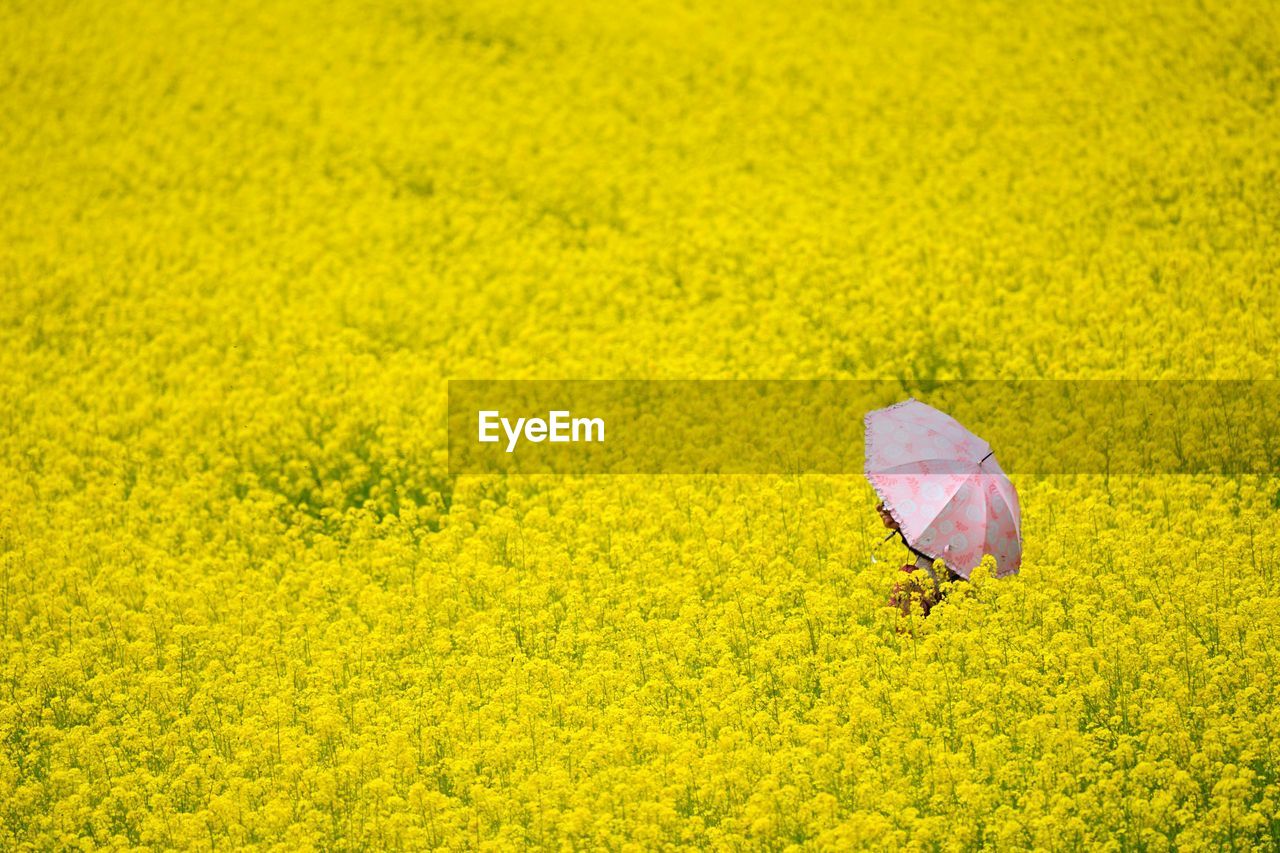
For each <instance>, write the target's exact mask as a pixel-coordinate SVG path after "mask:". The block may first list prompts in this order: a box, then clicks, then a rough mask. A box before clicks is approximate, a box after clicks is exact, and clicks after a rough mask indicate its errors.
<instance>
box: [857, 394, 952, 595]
mask: <svg viewBox="0 0 1280 853" xmlns="http://www.w3.org/2000/svg"><path fill="white" fill-rule="evenodd" d="M918 402H920V401H919V400H917V399H916V398H915V397H908V398H907V399H905V400H900V401H898V402H897V403H894V404H892V405H889V406H885V407H883V408H880V409H872V410H871V411H869V412H867V413H866V414H865V415H863V416H862V425H863V427H864V428H865V437H864V439H863V441H864V443H865V444H866V450H865V453H866V455H865V458H864V459H863V462H862V474H863V476H865V477H866V478H867V482H868V483H870V484H871V490H872V491H874V492H875V493H876V497H878V498H880V502H881V503H882V504H884V506H885V509H887V510H889V516H890V517H891V518H892V519H893V520H894V521H896V522H897V523H898V535H899V536H900V537H902V541H903V542H904V543H906V546H907V550H909V551H918V552H919V553H921V554H924V555H925V556H926V557H928V558H929V559H930V560H941V561H942V564H943V565H944V566H946V567H947V568H948V569H950V570H951V571H953V572H955V573H956V574H958V575H960V576H961V577H963V578H965V579H966V580H967V579H968V577H969V574H968V572H962V571H960V569H958V568H957V567H956V566H954V565H952V564H951V563H949V562H947V558H946V557H939V556H937V555H936V554H930V553H929V552H928V551H926V550H925V549H923V548H918V547H916V546H915V545H913V544H911V543H910V542H908V541H907V534H906V531H905V530H903V529H902V519H901V518H900V517H899V516H898V511H897V510H896V509H894V508H893V504H891V503H889V499H888V498H887V497H885V495H884V493H883V492H881V491H880V486H879V485H878V484H877V483H876V481H875V478H876V477H880V476H883V475H882V474H878V473H872V471H871V457H872V455H873V453H874V451H875V443H874V442H873V441H872V439H871V416H872V415H877V414H880V413H882V412H891V411H893V410H894V409H900V408H902V407H903V406H906V405H909V404H911V403H918ZM970 571H972V570H970Z"/></svg>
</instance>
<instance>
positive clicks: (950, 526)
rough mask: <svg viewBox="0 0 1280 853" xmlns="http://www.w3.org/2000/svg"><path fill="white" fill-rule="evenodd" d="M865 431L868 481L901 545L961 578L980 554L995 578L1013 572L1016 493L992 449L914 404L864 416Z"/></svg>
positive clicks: (1018, 518)
mask: <svg viewBox="0 0 1280 853" xmlns="http://www.w3.org/2000/svg"><path fill="white" fill-rule="evenodd" d="M866 425H867V461H866V473H867V479H868V480H870V481H871V486H872V487H873V488H874V489H875V490H876V493H877V494H878V495H879V496H880V499H881V500H883V501H884V503H885V507H886V508H887V509H888V510H889V513H890V515H892V516H893V519H894V521H896V522H898V527H899V529H900V530H901V532H902V538H903V539H905V540H906V542H907V544H908V545H910V546H911V547H912V548H914V549H915V550H917V551H919V552H920V553H922V554H924V555H925V556H927V557H929V558H931V559H935V560H938V559H941V560H942V561H944V562H945V563H946V564H947V567H948V568H950V569H951V570H952V571H954V572H956V573H957V574H959V575H960V576H961V577H965V578H967V577H969V573H970V572H971V571H973V569H974V568H975V567H977V565H978V564H979V563H981V562H982V558H983V557H984V556H985V555H987V554H990V555H992V556H993V557H995V559H996V567H997V568H996V574H997V575H1008V574H1013V573H1015V572H1017V571H1018V568H1019V566H1021V565H1022V532H1021V531H1022V510H1021V507H1020V506H1019V505H1018V491H1017V489H1015V488H1014V487H1013V483H1011V482H1010V481H1009V478H1008V477H1007V476H1005V473H1004V471H1002V470H1001V469H1000V465H999V463H997V462H996V458H995V456H994V455H993V454H992V451H991V445H989V444H987V443H986V442H985V441H983V440H982V439H980V438H978V437H977V436H976V435H974V434H973V433H971V432H969V430H967V429H965V428H964V427H963V426H961V425H960V423H959V422H958V421H956V419H955V418H953V417H951V416H950V415H948V414H945V413H943V412H940V411H938V410H937V409H935V408H933V407H932V406H929V405H926V404H924V403H921V402H920V401H919V400H916V399H914V398H911V399H907V400H904V401H903V402H901V403H895V404H894V405H892V406H889V407H888V408H885V409H876V410H875V411H874V412H869V413H868V414H867V416H866Z"/></svg>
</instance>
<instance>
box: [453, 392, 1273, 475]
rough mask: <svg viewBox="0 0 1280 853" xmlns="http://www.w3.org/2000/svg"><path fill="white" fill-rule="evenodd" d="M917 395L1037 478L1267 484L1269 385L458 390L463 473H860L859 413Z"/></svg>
mask: <svg viewBox="0 0 1280 853" xmlns="http://www.w3.org/2000/svg"><path fill="white" fill-rule="evenodd" d="M908 398H915V399H918V400H921V401H923V402H925V403H928V404H929V405H931V406H934V407H935V408H938V409H940V410H942V411H944V412H946V413H947V414H949V415H951V416H952V417H954V418H955V419H956V420H958V421H959V422H960V423H961V424H963V425H964V426H965V427H967V428H968V429H970V430H972V431H973V432H974V433H976V434H977V435H978V436H980V437H981V438H983V439H985V440H986V441H987V442H989V443H990V445H991V448H992V450H993V452H994V454H995V457H996V459H997V460H998V462H999V464H1000V466H1001V467H1002V468H1003V469H1004V470H1005V471H1007V472H1009V473H1027V474H1069V473H1078V474H1107V473H1110V474H1146V473H1151V474H1167V473H1182V474H1194V473H1214V474H1228V475H1236V474H1247V473H1252V474H1267V473H1274V472H1276V471H1277V470H1278V469H1280V382H1277V381H1273V380H1190V381H1181V380H1020V381H1012V380H1009V381H1005V380H973V381H967V380H966V381H939V382H919V381H905V380H901V381H900V380H873V381H860V380H859V381H839V380H804V381H791V380H451V381H450V382H449V469H450V473H451V474H453V475H463V474H488V473H501V472H512V473H516V472H518V473H528V474H534V473H552V474H779V473H825V474H851V473H861V472H862V471H863V469H864V444H863V441H864V425H863V418H864V415H865V414H866V413H867V412H869V411H872V410H874V409H878V408H882V407H884V406H888V405H890V404H893V403H896V402H900V401H902V400H905V399H908Z"/></svg>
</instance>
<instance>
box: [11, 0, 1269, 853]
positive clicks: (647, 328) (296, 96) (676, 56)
mask: <svg viewBox="0 0 1280 853" xmlns="http://www.w3.org/2000/svg"><path fill="white" fill-rule="evenodd" d="M1276 11H1277V10H1276V8H1275V6H1274V4H1272V3H1265V2H1264V3H1245V2H1234V3H1232V2H1227V3H1217V2H1212V3H1192V2H1182V0H1175V2H1172V3H1160V4H1151V3H1137V2H1121V3H1101V2H1097V3H1072V4H1066V5H1057V6H1046V5H1043V4H1037V3H1001V2H977V3H966V4H961V3H940V4H937V3H930V4H925V3H917V2H907V3H900V4H888V3H861V2H852V3H843V2H841V3H835V2H802V3H796V4H776V3H757V2H754V0H745V2H739V3H721V2H710V3H701V4H693V3H680V2H672V0H640V2H636V3H631V4H626V5H623V4H581V3H569V2H563V3H562V2H541V1H540V0H530V2H487V0H477V2H467V3H452V2H434V0H433V1H432V2H410V0H385V2H362V0H352V2H348V1H347V0H339V2H334V3H328V4H302V3H297V2H293V0H259V1H258V2H253V3H246V2H242V1H241V0H229V2H225V3H217V4H208V3H196V2H190V0H179V2H175V3H168V4H142V3H136V2H131V0H126V2H120V3H106V2H101V1H100V0H84V2H81V0H73V1H72V2H54V3H39V4H36V3H30V2H19V3H11V4H8V5H7V6H6V7H5V8H4V9H3V10H0V43H3V44H4V45H5V50H4V61H3V62H0V199H2V200H3V201H2V208H0V209H2V210H3V216H0V235H2V236H3V239H0V572H2V575H0V626H2V627H0V644H2V647H0V648H2V651H0V846H3V847H6V848H39V849H52V848H73V847H77V846H79V847H85V848H88V847H97V846H102V847H115V848H138V847H147V848H155V849H160V848H197V849H199V848H205V849H208V848H226V847H231V846H237V847H257V848H261V849H270V848H276V849H298V848H305V847H317V848H320V847H323V848H354V847H371V848H404V847H414V848H418V847H441V848H449V849H477V848H486V849H490V848H492V849H502V848H509V847H522V846H537V847H559V848H563V849H574V848H581V849H594V848H607V849H624V848H626V849H632V848H636V849H638V848H649V847H671V846H680V845H697V846H704V847H711V848H716V849H740V848H743V847H746V848H753V849H783V848H789V847H793V846H798V847H807V848H813V849H817V848H828V849H830V848H843V847H848V846H865V847H875V848H884V849H931V850H932V849H957V850H958V849H972V848H976V847H987V848H991V849H1001V850H1006V849H1007V850H1014V849H1076V848H1085V847H1110V848H1114V849H1147V850H1163V849H1173V848H1175V847H1177V848H1181V849H1196V848H1204V847H1209V848H1223V849H1234V850H1240V849H1249V848H1254V849H1274V848H1275V847H1276V846H1277V845H1280V756H1278V755H1277V749H1278V748H1277V742H1276V737H1275V733H1276V732H1277V731H1280V712H1278V711H1277V710H1276V709H1277V707H1280V705H1278V703H1277V698H1278V697H1277V692H1278V690H1277V677H1276V671H1277V666H1278V665H1280V595H1278V594H1277V580H1278V578H1277V573H1278V571H1280V568H1278V565H1280V536H1278V535H1277V532H1276V520H1277V511H1278V510H1280V482H1278V481H1277V479H1276V478H1275V477H1272V476H1262V475H1257V476H1254V475H1242V476H1239V477H1232V478H1226V477H1213V476H1170V475H1161V474H1152V475H1150V476H1124V477H1114V476H1112V477H1107V476H1101V475H1098V476H1055V477H1043V478H1035V479H1032V478H1021V479H1018V481H1017V485H1018V488H1019V490H1020V492H1021V494H1022V504H1023V513H1024V536H1025V538H1026V550H1025V553H1024V567H1023V571H1022V573H1021V574H1020V575H1019V576H1018V577H1016V578H1013V579H1007V580H998V581H997V580H994V579H990V578H987V577H984V575H985V572H983V571H979V572H977V573H976V575H975V577H974V578H973V583H971V584H963V585H960V586H961V587H962V588H960V589H957V590H955V591H953V592H952V594H951V595H950V596H948V598H947V600H946V602H945V603H944V604H942V605H940V606H939V607H937V608H935V609H934V611H933V613H932V614H931V615H930V616H929V618H928V620H927V621H926V620H922V619H919V618H912V619H908V620H907V622H908V624H907V626H906V627H907V630H899V628H900V627H902V626H901V625H900V624H899V618H900V617H899V615H898V614H897V612H896V611H894V610H893V609H891V608H888V607H886V595H887V593H888V590H889V589H890V587H891V586H892V584H893V582H894V580H895V578H894V573H895V571H896V569H897V565H898V564H899V563H900V562H901V549H900V548H897V547H896V546H894V545H893V544H891V543H889V544H878V543H879V537H880V535H881V534H882V532H883V530H882V528H881V527H880V521H879V519H878V517H877V516H876V513H875V512H874V510H873V506H874V497H873V495H872V494H871V490H870V488H869V487H868V486H866V484H865V482H864V481H863V480H862V478H861V477H860V476H856V475H855V476H848V477H834V476H828V477H817V476H811V477H782V476H773V477H765V476H745V477H726V478H713V477H675V476H672V477H658V476H620V477H595V478H593V477H551V476H540V477H539V476H525V477H515V476H511V477H504V476H487V477H465V478H459V479H456V480H450V478H449V477H448V476H447V475H446V472H447V466H446V454H445V449H446V442H445V433H444V427H445V380H446V379H448V378H459V377H477V378H491V377H505V378H521V377H546V378H564V377H573V378H593V377H611V378H612V377H617V378H745V377H755V378H818V377H821V378H881V377H907V378H921V379H946V378H997V377H998V378H1025V379H1034V378H1059V379H1062V378H1116V377H1130V378H1134V377H1140V378H1146V379H1158V378H1251V379H1274V378H1276V377H1277V374H1278V373H1280V347H1278V346H1277V324H1278V321H1277V317H1280V299H1278V298H1277V297H1278V295H1280V282H1277V273H1278V272H1280V226H1277V223H1280V192H1278V188H1277V175H1278V174H1280V171H1278V169H1280V145H1278V144H1277V140H1280V104H1278V103H1277V91H1278V89H1280V31H1278V26H1280V25H1278V24H1277V21H1280V16H1277V15H1276ZM850 417H853V418H859V417H861V412H851V413H850ZM1009 417H1011V418H1016V417H1017V413H1009Z"/></svg>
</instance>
